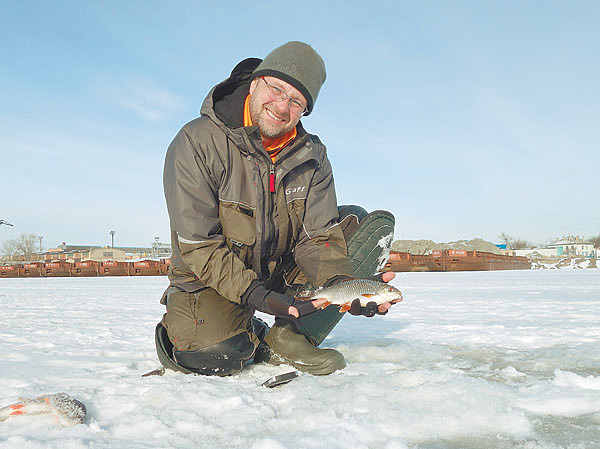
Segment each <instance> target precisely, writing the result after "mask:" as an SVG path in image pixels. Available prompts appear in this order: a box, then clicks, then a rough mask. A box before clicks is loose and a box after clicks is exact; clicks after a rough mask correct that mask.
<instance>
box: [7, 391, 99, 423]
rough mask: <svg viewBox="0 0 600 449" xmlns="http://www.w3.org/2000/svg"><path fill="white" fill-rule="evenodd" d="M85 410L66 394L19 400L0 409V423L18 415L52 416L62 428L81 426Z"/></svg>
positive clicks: (83, 406) (79, 403)
mask: <svg viewBox="0 0 600 449" xmlns="http://www.w3.org/2000/svg"><path fill="white" fill-rule="evenodd" d="M86 414H87V409H86V408H85V405H83V403H81V402H79V401H78V400H77V399H75V398H72V397H71V396H69V395H68V394H66V393H55V394H47V395H43V396H39V397H37V398H35V399H29V398H23V397H21V398H19V402H16V403H14V404H10V405H7V406H6V407H2V408H0V421H4V420H6V419H8V418H10V417H12V416H19V415H52V416H54V417H55V418H56V420H57V421H58V423H59V424H61V425H63V426H74V425H76V424H83V423H84V422H85V417H86Z"/></svg>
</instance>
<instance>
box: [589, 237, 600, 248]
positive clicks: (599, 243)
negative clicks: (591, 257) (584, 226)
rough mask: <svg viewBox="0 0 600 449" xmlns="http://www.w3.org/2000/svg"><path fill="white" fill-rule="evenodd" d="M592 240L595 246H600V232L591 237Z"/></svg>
mask: <svg viewBox="0 0 600 449" xmlns="http://www.w3.org/2000/svg"><path fill="white" fill-rule="evenodd" d="M590 242H591V243H592V244H593V245H594V248H600V234H598V235H596V236H593V237H590Z"/></svg>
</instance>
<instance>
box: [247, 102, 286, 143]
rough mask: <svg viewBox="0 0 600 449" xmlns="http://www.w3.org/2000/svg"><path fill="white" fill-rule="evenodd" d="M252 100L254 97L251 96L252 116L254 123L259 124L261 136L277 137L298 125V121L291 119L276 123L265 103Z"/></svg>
mask: <svg viewBox="0 0 600 449" xmlns="http://www.w3.org/2000/svg"><path fill="white" fill-rule="evenodd" d="M252 100H253V97H250V118H251V119H252V123H253V124H254V125H256V126H258V130H259V131H260V134H261V136H263V137H267V138H269V139H276V138H277V137H281V136H283V135H284V134H286V133H288V132H289V131H291V130H292V129H294V127H295V126H296V124H297V122H293V121H290V120H288V121H284V122H281V123H280V124H278V123H274V122H273V121H272V120H271V119H270V118H269V117H268V116H267V114H268V113H267V109H266V106H265V104H261V103H258V102H257V101H252Z"/></svg>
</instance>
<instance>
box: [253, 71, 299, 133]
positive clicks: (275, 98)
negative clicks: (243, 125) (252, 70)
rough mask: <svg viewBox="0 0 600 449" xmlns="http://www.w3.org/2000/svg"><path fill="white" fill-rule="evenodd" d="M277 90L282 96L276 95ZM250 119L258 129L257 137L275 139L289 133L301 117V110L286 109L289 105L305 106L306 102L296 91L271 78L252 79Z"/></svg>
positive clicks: (292, 107)
mask: <svg viewBox="0 0 600 449" xmlns="http://www.w3.org/2000/svg"><path fill="white" fill-rule="evenodd" d="M277 89H279V91H281V92H282V93H284V94H285V96H282V95H281V94H279V95H278V93H277ZM250 95H251V97H250V117H251V118H252V123H253V124H255V125H256V126H258V129H259V131H260V134H261V136H263V137H268V138H271V139H273V138H276V137H279V136H282V135H284V134H285V133H287V132H288V131H290V130H292V129H293V128H294V127H295V126H296V125H297V124H298V121H300V117H302V110H301V109H299V108H298V107H294V106H290V99H291V100H292V102H295V103H296V106H297V104H298V103H299V104H300V105H302V106H304V107H305V106H306V99H305V98H304V96H303V95H302V94H301V93H300V91H299V90H298V89H296V88H295V87H294V86H292V85H291V84H289V83H286V82H285V81H282V80H280V79H278V78H273V77H271V76H265V77H259V78H254V79H253V80H252V83H251V84H250Z"/></svg>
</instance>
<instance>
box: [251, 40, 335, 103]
mask: <svg viewBox="0 0 600 449" xmlns="http://www.w3.org/2000/svg"><path fill="white" fill-rule="evenodd" d="M259 76H273V77H275V78H278V79H280V80H282V81H285V82H286V83H289V84H291V85H292V86H294V87H295V88H296V89H298V90H299V91H300V92H301V93H302V95H304V98H306V101H307V103H308V104H307V108H308V112H307V113H306V115H308V114H310V113H311V112H312V110H313V106H314V105H315V101H317V96H318V95H319V90H320V89H321V86H322V85H323V83H324V82H325V78H326V77H327V73H326V72H325V62H323V59H322V58H321V56H319V54H318V53H317V52H316V51H315V50H314V49H313V48H312V47H311V46H310V45H308V44H305V43H304V42H298V41H292V42H288V43H287V44H283V45H282V46H281V47H277V48H276V49H275V50H273V51H272V52H271V53H269V54H268V55H267V57H266V58H265V59H264V60H263V62H261V63H260V64H259V66H258V67H257V68H256V70H254V72H253V73H252V78H253V79H254V78H257V77H259Z"/></svg>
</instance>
